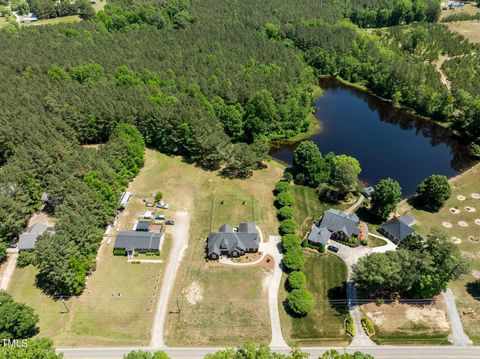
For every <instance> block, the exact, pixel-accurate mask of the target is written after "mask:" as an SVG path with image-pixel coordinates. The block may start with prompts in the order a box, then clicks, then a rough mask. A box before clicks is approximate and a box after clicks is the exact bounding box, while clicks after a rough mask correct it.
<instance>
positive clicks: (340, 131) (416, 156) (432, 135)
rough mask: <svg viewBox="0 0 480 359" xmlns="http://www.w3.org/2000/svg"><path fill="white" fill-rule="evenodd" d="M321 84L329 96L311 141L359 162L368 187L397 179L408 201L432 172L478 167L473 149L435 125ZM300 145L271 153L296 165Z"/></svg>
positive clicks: (319, 107) (333, 83)
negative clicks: (294, 156)
mask: <svg viewBox="0 0 480 359" xmlns="http://www.w3.org/2000/svg"><path fill="white" fill-rule="evenodd" d="M320 86H321V87H322V88H323V89H324V93H323V95H322V96H321V97H319V98H318V99H316V100H315V102H314V106H315V109H316V114H315V116H316V118H317V119H318V121H319V122H320V124H321V128H322V130H321V131H320V132H319V133H317V134H315V135H313V136H311V137H310V138H309V139H310V140H311V141H313V142H315V143H316V144H317V145H318V147H319V148H320V151H321V152H322V153H323V154H326V153H328V152H330V151H332V152H334V153H336V154H347V155H349V156H353V157H355V158H357V159H358V160H359V161H360V165H361V167H362V173H361V174H360V179H361V180H362V181H363V182H364V183H365V184H366V185H375V184H376V183H377V182H378V181H379V180H381V179H383V178H387V177H391V178H394V179H396V180H397V181H398V182H399V183H400V185H401V186H402V190H403V196H404V197H406V196H410V195H412V194H414V193H415V190H416V187H417V185H418V184H419V183H420V182H421V181H422V180H423V179H424V178H425V177H428V176H429V175H431V174H441V175H445V176H448V177H451V176H454V175H456V174H458V173H459V172H461V171H463V170H465V169H467V168H468V167H470V166H471V165H472V164H473V157H472V155H471V152H470V151H469V150H468V147H467V146H465V145H463V144H461V143H459V142H458V141H456V140H455V139H454V138H453V137H452V136H451V135H450V133H449V131H448V130H447V129H445V128H443V127H441V126H439V125H437V124H435V123H433V122H432V121H429V120H426V119H423V118H420V117H418V116H415V115H412V114H409V113H407V112H405V111H403V110H401V109H398V108H396V107H394V106H392V105H391V103H389V102H387V101H384V100H382V99H380V98H378V97H376V96H373V95H372V94H370V93H368V92H365V91H361V90H359V89H356V88H353V87H350V86H347V85H344V84H342V83H340V82H339V81H337V80H335V79H331V78H330V79H321V80H320ZM297 146H298V143H288V144H281V143H276V144H274V145H272V150H271V155H272V156H273V157H274V158H277V159H279V160H281V161H283V162H286V163H288V164H291V163H292V158H293V151H294V150H295V148H296V147H297Z"/></svg>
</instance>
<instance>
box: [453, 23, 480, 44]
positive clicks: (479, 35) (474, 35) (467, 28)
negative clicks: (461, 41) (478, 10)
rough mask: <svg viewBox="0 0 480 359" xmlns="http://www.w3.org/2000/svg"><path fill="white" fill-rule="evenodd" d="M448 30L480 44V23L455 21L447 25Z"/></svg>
mask: <svg viewBox="0 0 480 359" xmlns="http://www.w3.org/2000/svg"><path fill="white" fill-rule="evenodd" d="M446 25H447V26H448V28H449V29H450V30H452V31H454V32H457V33H459V34H460V35H462V36H464V37H466V38H467V39H469V40H470V41H471V42H473V43H480V21H478V20H468V21H455V22H449V23H446Z"/></svg>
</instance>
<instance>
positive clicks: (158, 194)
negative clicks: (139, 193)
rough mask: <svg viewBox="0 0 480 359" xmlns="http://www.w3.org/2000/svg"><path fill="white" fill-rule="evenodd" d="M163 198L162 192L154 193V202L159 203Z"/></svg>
mask: <svg viewBox="0 0 480 359" xmlns="http://www.w3.org/2000/svg"><path fill="white" fill-rule="evenodd" d="M162 198H163V193H162V192H157V193H155V202H160V201H161V200H162Z"/></svg>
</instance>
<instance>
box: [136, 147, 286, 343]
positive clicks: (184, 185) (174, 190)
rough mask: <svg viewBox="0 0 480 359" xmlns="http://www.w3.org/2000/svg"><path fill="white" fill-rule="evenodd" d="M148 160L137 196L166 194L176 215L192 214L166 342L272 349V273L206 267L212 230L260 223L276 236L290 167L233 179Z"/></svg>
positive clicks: (153, 157) (157, 157)
mask: <svg viewBox="0 0 480 359" xmlns="http://www.w3.org/2000/svg"><path fill="white" fill-rule="evenodd" d="M146 158H147V164H146V166H145V169H144V171H145V174H146V175H145V176H144V177H142V180H141V182H142V183H141V185H140V186H139V188H138V190H137V193H143V194H149V193H153V192H155V191H158V190H160V191H162V192H163V193H164V194H165V200H166V201H167V202H168V203H169V204H170V209H168V211H175V210H186V211H188V213H189V216H190V237H189V245H188V248H187V250H186V251H185V256H184V258H183V261H182V264H181V266H180V269H179V272H178V273H177V281H176V283H175V288H174V292H173V297H172V298H171V302H170V304H169V315H168V317H167V322H166V328H165V330H166V338H165V339H166V343H167V344H168V345H171V346H176V345H183V346H207V345H239V344H241V343H242V342H246V341H254V342H262V343H268V342H269V340H270V338H271V333H270V322H269V314H268V302H267V299H268V298H267V294H268V293H267V288H266V285H265V283H266V278H267V276H268V273H269V272H270V269H268V268H265V267H263V266H261V265H259V266H255V267H251V268H233V267H227V266H221V265H219V264H218V263H216V262H206V261H205V243H206V237H207V236H208V233H209V231H210V227H212V228H213V229H217V227H218V226H220V225H221V224H223V223H225V222H226V223H229V224H230V225H232V226H236V225H238V222H240V221H245V220H252V219H253V218H254V219H255V221H256V222H257V224H258V225H259V227H260V228H261V230H262V232H263V233H264V235H265V237H266V238H268V235H270V234H275V233H276V232H277V228H278V221H277V219H276V215H275V213H276V212H275V209H274V207H273V201H274V197H273V193H272V189H273V188H274V185H275V183H276V182H277V181H278V179H279V178H281V176H282V174H283V167H282V166H281V165H280V164H278V163H276V162H270V163H268V168H267V169H264V170H261V171H256V172H255V173H254V175H253V177H252V178H249V179H246V180H230V179H225V178H222V177H220V176H218V174H217V173H216V172H206V171H203V170H201V169H200V168H198V167H195V166H192V165H190V164H187V163H185V162H182V160H181V159H179V158H171V157H167V156H164V155H161V154H159V153H157V152H153V151H147V154H146ZM222 202H223V204H222ZM168 211H167V212H168ZM240 288H241V289H240ZM239 289H240V290H239Z"/></svg>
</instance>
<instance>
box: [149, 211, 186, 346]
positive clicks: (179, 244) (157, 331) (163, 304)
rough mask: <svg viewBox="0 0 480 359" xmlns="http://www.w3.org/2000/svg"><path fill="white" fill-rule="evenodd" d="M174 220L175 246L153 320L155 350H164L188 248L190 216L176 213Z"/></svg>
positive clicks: (152, 337)
mask: <svg viewBox="0 0 480 359" xmlns="http://www.w3.org/2000/svg"><path fill="white" fill-rule="evenodd" d="M173 218H174V219H175V225H174V226H171V227H169V230H168V232H169V233H170V234H171V235H172V238H173V246H172V249H171V252H170V258H169V260H168V264H167V267H166V269H165V274H164V276H163V282H162V286H161V288H160V294H159V296H158V303H157V308H156V311H155V317H154V320H153V327H152V335H151V342H150V345H151V346H152V347H153V348H164V347H165V342H164V329H165V322H166V319H167V313H168V302H169V299H170V296H171V294H172V290H173V287H174V285H175V277H176V275H177V271H178V268H179V267H180V263H181V261H182V257H183V253H184V252H185V250H186V249H187V247H188V234H189V229H190V216H189V213H188V212H187V211H177V212H175V214H174V216H173Z"/></svg>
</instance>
